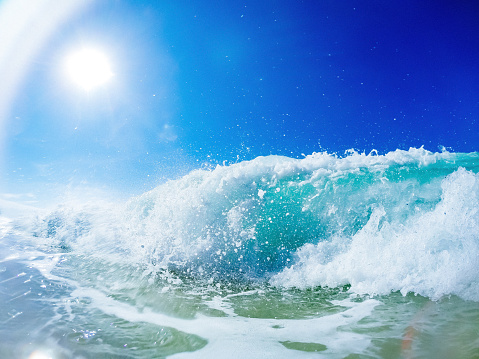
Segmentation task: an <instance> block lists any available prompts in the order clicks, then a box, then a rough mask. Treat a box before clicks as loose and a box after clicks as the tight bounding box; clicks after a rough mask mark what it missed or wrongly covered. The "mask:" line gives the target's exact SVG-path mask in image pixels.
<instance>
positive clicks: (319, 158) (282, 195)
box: [31, 148, 479, 301]
mask: <svg viewBox="0 0 479 359" xmlns="http://www.w3.org/2000/svg"><path fill="white" fill-rule="evenodd" d="M477 172H479V154H478V153H469V154H466V153H451V152H442V153H431V152H429V151H426V150H425V149H423V148H419V149H415V148H412V149H410V150H409V151H402V150H396V151H394V152H390V153H388V154H386V155H378V154H377V153H375V152H373V153H370V154H369V155H366V154H359V153H356V152H354V151H350V152H349V153H348V154H347V155H346V156H345V157H338V156H336V155H331V154H327V153H314V154H312V155H309V156H306V157H305V158H303V159H293V158H287V157H281V156H267V157H258V158H256V159H254V160H252V161H244V162H240V163H236V164H233V165H230V166H217V167H216V168H215V169H213V170H196V171H193V172H191V173H190V174H188V175H186V176H184V177H182V178H180V179H177V180H171V181H169V182H166V183H164V184H162V185H160V186H158V187H157V188H155V189H153V190H151V191H149V192H147V193H144V194H143V195H140V196H138V197H135V198H132V199H130V200H129V201H128V202H127V203H126V204H122V205H110V204H105V203H103V204H98V203H91V202H90V203H88V204H87V205H82V206H80V207H78V206H73V205H71V204H64V205H63V206H61V207H59V208H57V209H56V210H55V211H52V212H50V213H48V214H46V215H43V216H40V217H37V219H36V220H35V221H34V223H33V227H32V228H31V232H32V233H33V235H34V236H35V238H36V240H37V241H40V239H43V243H46V244H48V245H53V246H56V247H57V248H61V249H62V250H64V251H72V252H81V253H87V254H89V255H90V256H101V257H102V259H103V260H108V261H127V262H129V263H136V264H138V265H144V266H147V267H148V268H149V270H151V271H158V272H160V271H164V270H168V271H176V272H180V273H184V274H187V275H189V276H192V277H195V278H204V279H210V278H219V279H221V280H234V281H244V280H249V281H258V280H259V281H263V282H264V281H268V282H269V283H270V284H273V285H275V286H279V287H298V288H307V287H315V286H323V287H338V286H343V285H350V286H351V287H350V290H351V291H353V292H356V293H368V294H387V293H389V292H391V291H401V292H402V293H403V294H406V293H408V292H414V293H417V294H421V295H425V296H429V297H432V298H440V297H441V296H444V295H451V294H454V295H458V296H460V297H462V298H464V299H470V300H475V301H479V274H478V273H479V256H478V253H479V212H478V209H479V202H478V201H479V196H478V195H479V177H478V174H477Z"/></svg>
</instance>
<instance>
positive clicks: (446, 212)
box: [272, 168, 479, 301]
mask: <svg viewBox="0 0 479 359" xmlns="http://www.w3.org/2000/svg"><path fill="white" fill-rule="evenodd" d="M441 187H442V195H441V201H440V202H439V203H438V204H437V205H436V206H435V208H434V209H433V210H431V211H427V212H422V211H420V213H418V214H417V215H415V216H412V217H411V218H409V219H408V220H407V221H406V222H404V223H401V222H399V223H398V222H388V221H385V220H384V218H385V216H386V209H385V208H384V207H382V206H379V207H378V208H376V209H375V210H374V212H373V213H372V215H371V217H370V219H369V221H368V223H367V224H366V225H365V226H364V227H363V228H362V229H361V230H359V231H358V232H357V233H356V234H355V235H353V236H352V238H351V239H349V238H342V237H334V238H332V239H331V240H330V241H327V242H321V243H318V244H316V245H313V244H306V245H304V246H303V247H302V248H301V249H300V250H299V251H298V254H297V255H298V260H297V262H296V263H295V264H294V265H292V266H291V267H289V268H286V269H284V270H283V271H282V272H281V273H279V274H277V275H276V276H275V277H274V278H273V279H272V283H274V284H276V285H283V286H295V287H300V288H304V287H310V286H318V285H321V286H331V287H336V286H338V285H341V284H346V283H349V284H351V290H352V291H354V292H357V293H373V294H387V293H389V292H390V291H396V290H398V291H401V293H403V294H406V293H408V292H414V293H418V294H422V295H425V296H429V297H432V298H439V297H441V296H443V295H445V294H456V295H458V296H460V297H462V298H465V299H470V300H475V301H477V300H479V281H478V279H479V275H478V273H479V255H478V254H479V213H478V211H479V202H478V193H479V192H478V191H479V178H478V175H477V174H474V173H472V172H469V171H466V170H464V169H462V168H461V169H459V170H458V171H456V172H454V173H452V174H451V175H449V176H447V177H446V178H445V179H444V180H443V181H442V185H441Z"/></svg>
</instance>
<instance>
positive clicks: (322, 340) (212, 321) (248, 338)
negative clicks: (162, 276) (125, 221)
mask: <svg viewBox="0 0 479 359" xmlns="http://www.w3.org/2000/svg"><path fill="white" fill-rule="evenodd" d="M239 295H241V294H239ZM71 296H72V297H73V298H78V299H82V298H85V297H87V298H90V299H91V304H90V305H91V306H92V307H94V308H98V309H100V310H102V311H103V312H104V313H106V314H110V315H114V316H115V317H117V318H122V319H125V320H127V321H129V322H146V323H152V324H155V325H159V326H167V327H172V328H175V329H177V330H180V331H182V332H185V333H190V334H195V335H198V336H200V337H202V338H205V339H207V340H208V344H207V345H206V346H205V347H204V348H202V349H200V350H198V351H194V352H183V353H178V354H176V355H173V356H172V357H174V358H213V357H216V356H218V355H220V356H221V357H225V358H234V357H238V358H248V357H254V358H256V357H262V358H289V357H291V356H294V357H295V358H311V357H312V354H311V353H308V352H303V351H297V350H295V351H291V350H290V349H287V348H286V347H285V346H283V345H282V344H281V342H296V343H318V344H320V345H324V346H325V350H324V351H323V352H322V353H314V357H319V358H321V357H327V358H344V357H345V356H347V355H348V354H350V353H361V352H363V351H365V350H366V348H367V347H368V346H369V344H370V342H371V339H370V337H369V336H367V335H365V334H358V333H353V332H348V331H345V330H341V327H344V326H348V327H355V326H357V325H358V322H359V321H360V320H361V319H363V318H365V317H367V316H369V315H370V314H371V313H372V311H373V310H374V308H375V307H376V306H378V305H380V304H381V303H380V302H378V301H377V300H374V299H368V300H365V301H363V302H352V301H350V300H343V301H335V303H334V304H335V305H338V306H343V307H346V308H347V309H346V310H344V311H342V312H340V313H336V314H331V315H325V316H323V317H319V318H312V319H260V318H245V317H241V316H237V315H236V314H235V313H234V312H232V313H229V312H228V311H226V312H225V314H227V316H225V317H206V316H197V317H196V318H194V319H190V320H186V319H179V318H174V317H170V316H167V315H164V314H161V313H157V312H154V311H151V310H149V309H148V308H145V309H143V310H142V311H139V310H138V308H135V307H133V306H131V305H129V304H126V303H123V302H119V301H116V300H114V299H112V298H111V297H109V296H106V295H105V294H103V293H102V292H100V291H97V290H92V289H85V288H79V289H77V290H75V291H74V292H73V293H72V294H71ZM217 301H219V302H221V303H215V305H214V306H215V307H218V306H219V307H220V308H221V309H220V310H223V308H224V307H225V306H228V302H227V298H217ZM323 355H324V356H323Z"/></svg>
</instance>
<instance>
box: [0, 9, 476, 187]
mask: <svg viewBox="0 0 479 359" xmlns="http://www.w3.org/2000/svg"><path fill="white" fill-rule="evenodd" d="M10 2H11V0H4V1H3V2H1V3H0V18H1V16H2V12H3V13H6V12H7V10H8V9H7V6H8V5H9V3H10ZM20 2H22V1H20ZM20 2H19V3H20ZM40 2H43V3H44V4H45V6H44V8H43V9H41V11H35V12H32V14H31V15H30V17H28V16H27V15H28V4H29V3H30V4H31V2H28V1H23V3H24V4H26V5H24V6H25V8H24V9H23V10H21V11H17V12H16V13H15V14H16V15H15V17H13V18H12V16H11V14H10V15H9V19H11V20H12V21H13V20H17V18H16V16H18V21H15V22H16V23H20V24H24V26H23V28H22V29H21V31H18V33H16V34H14V35H11V34H12V32H11V31H10V30H9V29H8V28H6V26H3V27H1V26H0V35H1V36H0V41H3V42H4V43H8V41H10V43H9V44H10V45H9V46H8V47H5V46H4V47H3V48H4V49H7V50H8V51H9V53H7V54H5V53H3V54H2V53H0V55H3V57H2V56H0V67H3V69H2V68H0V74H2V71H3V74H5V73H10V70H9V69H10V67H9V66H12V63H14V64H17V63H18V67H19V68H21V71H20V72H21V76H18V79H17V80H16V81H13V82H12V83H5V82H4V83H3V85H1V84H0V89H1V90H2V93H4V94H5V93H8V94H9V96H6V97H4V98H6V100H4V103H3V110H2V106H1V105H2V103H1V101H0V116H2V117H3V118H2V121H1V122H0V124H2V131H3V139H2V140H1V141H2V142H3V144H2V147H1V150H2V152H3V153H2V155H3V158H2V176H3V178H2V182H1V185H2V186H3V189H2V190H3V192H22V191H30V192H35V193H38V192H43V191H45V192H47V191H51V190H52V188H55V187H56V186H57V185H58V186H60V185H62V186H65V185H72V186H75V185H78V184H87V185H90V186H93V187H95V186H103V187H107V188H114V189H116V190H119V191H122V192H123V193H126V194H128V195H130V194H140V193H142V192H143V191H145V190H148V189H150V188H153V187H155V186H156V185H157V184H159V183H160V182H162V181H164V180H165V179H168V178H176V177H178V176H179V175H182V174H185V173H187V172H188V171H190V170H192V169H194V168H199V167H202V166H207V165H211V164H213V165H214V164H216V163H220V164H222V163H224V162H225V161H226V162H225V163H233V162H236V161H238V160H248V159H252V158H255V157H256V156H260V155H270V154H275V155H286V156H290V157H298V158H300V157H302V156H303V155H307V154H311V153H312V152H315V151H316V152H318V151H328V152H330V153H338V154H343V153H344V151H345V150H347V149H351V148H354V149H356V150H358V151H361V152H363V151H365V152H366V153H369V152H370V151H371V150H373V149H376V150H378V151H379V153H386V152H388V151H393V150H396V149H398V148H399V149H408V148H409V147H420V146H424V147H425V148H426V149H428V150H431V151H438V150H439V149H440V148H441V146H444V147H446V148H448V149H449V150H451V151H456V152H472V151H477V150H478V149H479V125H478V120H479V21H478V19H479V3H478V2H477V1H473V0H471V1H409V0H406V1H379V0H378V1H351V0H345V1H333V0H331V1H323V0H315V1H313V0H311V1H300V0H281V1H262V0H259V1H258V0H254V1H236V0H235V1H230V0H226V1H205V0H188V1H186V0H177V1H126V0H116V1H113V0H112V1H91V2H85V1H77V0H69V1H66V2H65V3H71V4H74V3H76V7H75V6H73V5H72V6H71V9H69V10H68V11H66V10H65V11H64V14H63V13H62V15H57V18H61V19H60V20H58V21H53V20H52V18H53V17H54V15H55V14H56V12H55V11H57V12H59V9H58V5H57V2H55V1H49V0H42V1H40ZM79 4H80V5H84V6H80V5H79ZM49 26H50V27H49ZM48 27H49V28H48ZM46 28H48V29H49V31H44V29H46ZM42 31H43V32H44V33H45V35H44V36H43V37H42V41H37V40H35V41H33V40H32V39H36V36H38V34H42V33H43V32H42ZM29 43H32V44H37V45H36V46H37V47H36V48H35V51H30V52H26V53H27V54H26V55H25V56H24V59H26V60H28V61H25V63H24V64H23V63H22V62H21V61H19V60H18V59H17V57H16V56H13V55H12V54H17V53H19V52H20V51H19V50H20V49H25V48H26V46H27V45H26V44H29ZM32 46H33V45H32ZM83 48H94V49H96V50H97V51H98V52H100V53H102V54H103V56H104V57H105V58H106V59H107V61H108V65H109V66H110V70H111V76H110V77H107V79H106V80H105V81H104V82H103V83H100V84H97V85H95V86H92V87H89V88H85V86H83V87H82V86H79V84H78V83H75V81H74V80H73V79H72V75H71V74H69V73H68V72H67V71H66V70H65V62H66V59H67V58H68V56H70V54H73V53H77V52H78V51H79V50H80V49H83ZM5 51H6V50H4V52H5ZM22 51H23V50H22ZM22 53H23V52H22ZM18 58H20V57H18ZM82 61H83V62H85V61H87V60H82ZM77 75H78V74H77ZM87 76H88V75H87V74H83V73H82V74H81V75H80V77H87Z"/></svg>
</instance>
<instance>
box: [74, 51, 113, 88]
mask: <svg viewBox="0 0 479 359" xmlns="http://www.w3.org/2000/svg"><path fill="white" fill-rule="evenodd" d="M66 70H67V74H68V76H69V77H70V78H71V79H72V80H73V82H75V83H76V84H77V85H78V86H80V87H81V88H83V89H84V90H85V91H90V90H92V89H94V88H95V87H98V86H100V85H102V84H104V83H105V82H107V81H108V80H109V79H110V78H111V77H112V76H113V73H112V72H111V69H110V64H109V61H108V59H107V57H106V56H105V55H104V54H103V53H102V52H101V51H98V50H96V49H86V48H85V49H81V50H78V51H75V52H73V53H71V54H70V55H69V56H67V59H66Z"/></svg>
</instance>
